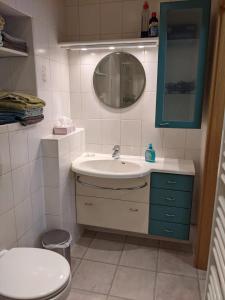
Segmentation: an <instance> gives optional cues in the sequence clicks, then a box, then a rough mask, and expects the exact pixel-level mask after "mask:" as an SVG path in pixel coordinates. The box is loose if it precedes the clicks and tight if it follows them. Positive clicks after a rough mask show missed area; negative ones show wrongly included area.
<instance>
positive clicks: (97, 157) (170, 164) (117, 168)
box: [72, 153, 195, 178]
mask: <svg viewBox="0 0 225 300" xmlns="http://www.w3.org/2000/svg"><path fill="white" fill-rule="evenodd" d="M72 171H74V172H75V173H78V174H81V175H87V176H94V177H102V178H137V177H142V176H146V175H148V174H150V173H151V172H165V173H176V174H184V175H194V174H195V169H194V164H193V161H190V160H180V159H167V158H166V159H165V158H157V160H156V162H155V163H149V162H146V161H145V160H144V157H143V156H128V155H121V157H120V158H119V159H114V158H112V156H111V155H109V154H99V153H84V154H82V155H81V156H80V157H78V158H77V159H76V160H74V161H73V162H72Z"/></svg>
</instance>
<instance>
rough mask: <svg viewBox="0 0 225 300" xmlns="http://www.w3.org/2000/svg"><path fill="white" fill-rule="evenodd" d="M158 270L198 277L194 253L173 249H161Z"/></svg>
mask: <svg viewBox="0 0 225 300" xmlns="http://www.w3.org/2000/svg"><path fill="white" fill-rule="evenodd" d="M158 272H162V273H171V274H176V275H186V276H192V277H197V270H196V269H195V268H194V267H193V256H192V254H191V253H187V252H177V251H172V250H163V249H160V250H159V259H158Z"/></svg>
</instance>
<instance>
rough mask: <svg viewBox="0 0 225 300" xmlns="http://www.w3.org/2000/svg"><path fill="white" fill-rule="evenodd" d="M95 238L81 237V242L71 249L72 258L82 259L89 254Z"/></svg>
mask: <svg viewBox="0 0 225 300" xmlns="http://www.w3.org/2000/svg"><path fill="white" fill-rule="evenodd" d="M92 241H93V238H91V237H85V236H83V237H81V238H80V239H79V241H77V242H76V244H75V245H73V246H72V248H71V256H72V257H76V258H82V257H83V256H84V255H85V253H86V252H87V249H88V247H89V246H90V244H91V242H92Z"/></svg>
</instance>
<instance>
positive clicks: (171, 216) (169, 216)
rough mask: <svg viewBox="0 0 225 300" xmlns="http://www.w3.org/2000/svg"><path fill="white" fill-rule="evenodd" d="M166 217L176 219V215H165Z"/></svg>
mask: <svg viewBox="0 0 225 300" xmlns="http://www.w3.org/2000/svg"><path fill="white" fill-rule="evenodd" d="M165 216H166V217H168V218H174V217H176V215H170V214H165Z"/></svg>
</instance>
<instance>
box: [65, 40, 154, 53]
mask: <svg viewBox="0 0 225 300" xmlns="http://www.w3.org/2000/svg"><path fill="white" fill-rule="evenodd" d="M158 44H159V39H158V38H142V39H141V38H140V39H124V40H107V41H106V40H105V41H104V40H102V41H90V42H65V43H59V46H60V47H61V48H64V49H67V50H81V51H87V50H101V49H107V50H118V49H121V48H122V49H125V48H152V47H158Z"/></svg>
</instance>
